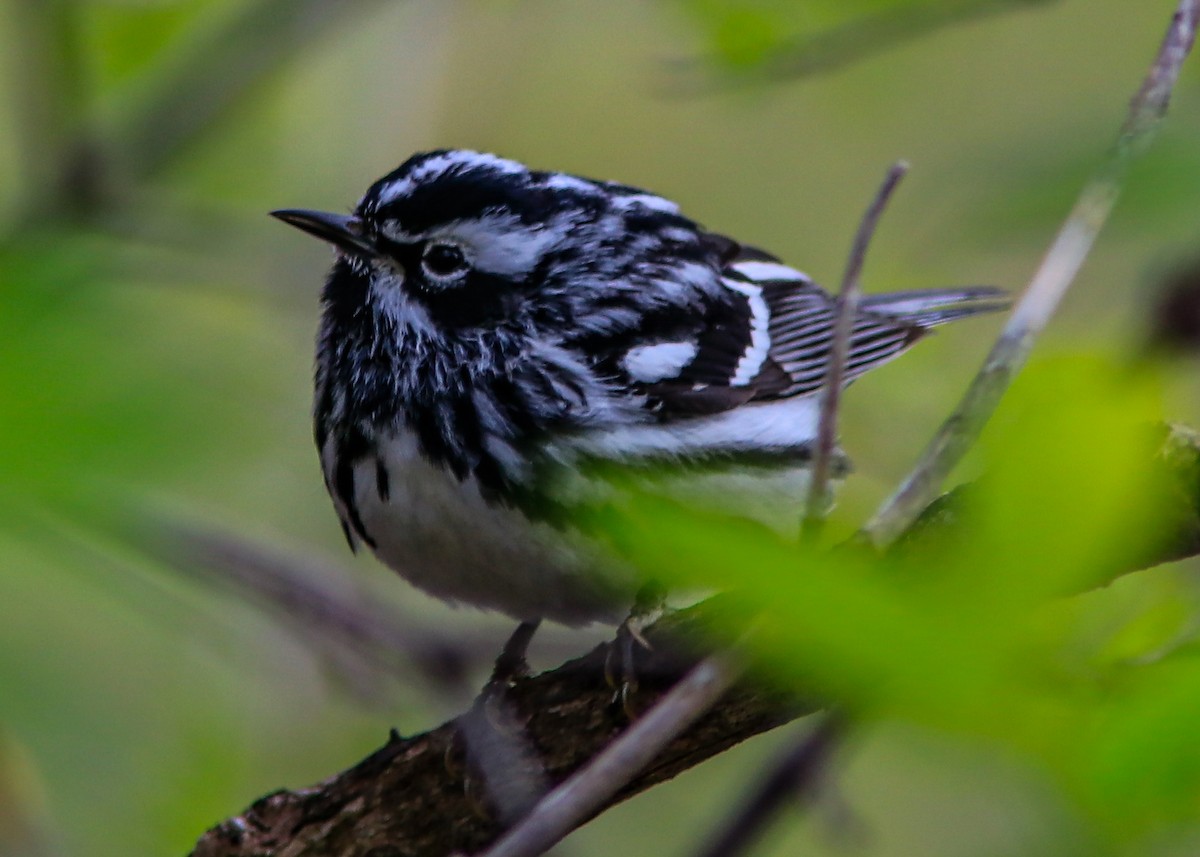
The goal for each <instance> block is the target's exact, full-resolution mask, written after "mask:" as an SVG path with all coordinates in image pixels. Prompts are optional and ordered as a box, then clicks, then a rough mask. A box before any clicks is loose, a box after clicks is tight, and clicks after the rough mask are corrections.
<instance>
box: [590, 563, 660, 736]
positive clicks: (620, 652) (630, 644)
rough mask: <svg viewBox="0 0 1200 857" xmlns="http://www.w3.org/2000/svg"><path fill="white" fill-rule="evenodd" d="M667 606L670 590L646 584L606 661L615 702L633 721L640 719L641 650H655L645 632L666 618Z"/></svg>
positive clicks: (619, 626) (649, 583)
mask: <svg viewBox="0 0 1200 857" xmlns="http://www.w3.org/2000/svg"><path fill="white" fill-rule="evenodd" d="M666 602H667V591H666V589H664V588H663V587H662V586H661V585H660V584H658V583H656V582H655V581H649V582H647V583H645V584H644V585H643V586H642V588H641V589H639V590H638V592H637V595H636V596H635V597H634V601H633V607H632V608H631V609H630V611H629V615H628V616H626V617H625V620H624V621H623V622H621V624H620V625H618V626H617V636H616V639H614V640H613V642H612V645H611V646H610V647H609V650H608V656H607V657H606V658H605V661H604V677H605V680H606V681H607V682H608V684H609V687H612V688H613V689H614V690H615V691H616V693H615V694H614V695H613V702H620V703H621V707H622V708H623V709H624V710H625V714H626V715H627V716H628V717H629V718H630V719H631V720H632V719H633V718H634V717H635V716H636V715H637V712H636V711H635V710H634V708H633V704H632V703H633V696H634V694H635V693H637V689H638V676H637V663H636V659H637V648H638V647H640V648H642V649H644V650H646V651H650V650H652V649H653V646H651V645H650V643H649V641H648V640H647V639H646V638H645V637H644V636H643V635H642V629H643V628H646V627H648V626H649V625H651V624H653V623H654V622H655V621H656V620H657V619H658V618H659V617H660V616H662V614H663V611H664V610H665V609H666Z"/></svg>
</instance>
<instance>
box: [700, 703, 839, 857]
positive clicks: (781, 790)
mask: <svg viewBox="0 0 1200 857" xmlns="http://www.w3.org/2000/svg"><path fill="white" fill-rule="evenodd" d="M845 725H846V723H845V720H844V718H843V716H842V715H840V714H838V713H837V712H830V713H828V714H826V715H825V716H824V717H823V719H822V720H821V721H820V722H819V723H818V724H817V726H816V728H815V729H813V730H812V731H811V732H809V733H808V734H807V735H805V736H804V737H803V738H802V739H801V740H799V741H797V742H796V743H795V744H794V745H793V746H792V747H791V749H789V750H787V751H786V752H784V754H783V755H782V756H780V757H779V759H778V760H776V762H775V763H774V764H773V765H771V766H770V767H769V768H768V769H767V771H766V773H765V774H764V775H763V776H762V777H761V778H760V780H759V781H758V783H757V784H756V785H755V786H754V788H753V789H751V790H750V791H749V793H748V797H747V799H746V801H745V802H744V803H743V804H742V806H740V807H739V808H738V809H737V811H735V812H734V813H733V814H732V815H731V816H730V817H729V818H728V819H726V820H725V821H723V822H722V823H721V825H720V827H719V832H718V833H716V834H715V835H712V836H708V837H706V839H705V842H706V843H707V844H706V845H705V846H704V847H703V848H701V849H700V851H699V852H698V853H697V855H696V857H735V855H738V854H743V853H745V852H747V851H749V850H750V848H752V847H753V846H754V844H755V843H756V842H757V841H758V839H759V837H760V836H761V835H762V834H763V833H764V832H765V831H766V829H767V827H768V825H770V823H771V822H772V821H773V820H774V819H775V817H776V816H777V815H778V814H779V811H780V810H782V809H784V808H785V807H787V806H789V805H793V804H796V803H799V802H801V801H805V800H807V799H808V798H811V797H812V793H813V792H814V791H815V789H816V787H817V786H818V785H819V784H820V782H821V778H822V776H823V775H824V773H825V769H826V763H827V762H828V761H829V758H830V756H831V755H832V753H833V749H834V747H835V746H836V745H837V743H838V741H839V740H840V739H841V737H842V734H843V733H844V731H845Z"/></svg>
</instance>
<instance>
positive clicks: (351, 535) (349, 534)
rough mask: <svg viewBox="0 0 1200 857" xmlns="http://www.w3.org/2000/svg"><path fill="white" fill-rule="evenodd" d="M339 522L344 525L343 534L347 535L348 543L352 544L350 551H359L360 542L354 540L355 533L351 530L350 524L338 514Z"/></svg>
mask: <svg viewBox="0 0 1200 857" xmlns="http://www.w3.org/2000/svg"><path fill="white" fill-rule="evenodd" d="M338 523H339V524H341V525H342V535H343V536H345V537H346V544H348V545H349V546H350V553H358V542H356V541H355V540H354V533H352V532H351V531H350V525H349V524H348V523H346V519H345V518H343V517H341V516H340V515H339V516H338Z"/></svg>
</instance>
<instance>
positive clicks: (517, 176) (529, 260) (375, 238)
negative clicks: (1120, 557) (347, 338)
mask: <svg viewBox="0 0 1200 857" xmlns="http://www.w3.org/2000/svg"><path fill="white" fill-rule="evenodd" d="M272 213H273V214H274V215H275V216H276V217H278V218H279V219H281V220H283V221H284V222H286V223H289V224H291V225H292V226H295V227H297V228H299V229H302V230H303V231H305V232H308V233H310V234H312V235H315V236H316V237H318V238H321V239H323V240H325V241H328V242H329V243H330V244H332V245H333V246H334V247H335V248H336V249H337V252H338V256H339V259H338V263H337V265H336V266H335V268H334V271H333V273H332V274H331V278H330V283H329V288H328V289H327V292H326V300H327V301H329V302H330V303H338V302H347V301H348V302H354V303H361V302H363V301H366V302H367V303H368V304H370V306H371V308H372V309H374V310H375V312H376V313H379V314H383V315H386V316H388V317H389V320H390V321H391V322H392V323H393V324H396V325H397V326H407V327H410V328H418V329H419V328H426V329H429V330H435V331H440V332H442V333H447V332H451V331H463V332H465V331H467V330H479V329H489V328H497V327H500V326H507V327H509V328H510V329H511V328H514V327H515V328H523V329H538V330H552V329H554V328H556V327H562V326H571V325H579V324H582V325H583V326H585V327H587V326H589V325H604V324H607V323H610V322H613V321H614V319H613V318H612V317H611V316H606V313H604V312H601V311H600V310H602V309H603V308H604V307H607V308H608V310H609V312H613V311H615V312H616V313H617V315H618V316H619V315H620V305H621V303H622V301H624V300H631V301H633V302H634V303H639V302H641V301H643V300H654V299H655V296H656V293H661V294H659V295H658V297H659V299H666V298H667V297H668V296H667V295H666V294H665V293H662V292H663V290H664V288H666V286H667V285H669V282H670V281H671V280H672V279H674V278H676V277H678V276H685V277H686V276H687V274H688V266H690V265H697V264H700V265H703V266H704V267H705V268H707V269H709V270H711V268H712V266H711V264H710V260H709V259H708V257H709V256H711V255H712V253H711V248H709V247H707V245H705V244H704V243H703V241H702V240H701V235H702V233H700V232H699V230H698V229H697V227H696V225H695V224H694V223H692V222H691V221H690V220H688V219H686V218H684V217H683V216H681V215H680V214H679V210H678V208H677V206H676V205H675V204H674V203H672V202H669V201H668V200H666V199H663V198H662V197H659V196H656V195H654V194H651V193H647V192H646V191H642V190H640V189H637V188H632V187H627V186H624V185H619V184H615V183H611V182H600V181H593V180H590V179H584V178H579V177H576V176H571V175H566V174H563V173H553V172H540V171H534V170H530V169H528V168H527V167H525V166H524V165H522V164H519V163H517V162H515V161H510V160H506V159H503V158H499V157H496V156H494V155H488V154H481V153H478V152H471V151H463V150H451V151H437V152H430V153H426V154H420V155H415V156H413V157H412V158H409V159H408V160H407V161H405V162H404V163H403V164H401V165H400V166H399V167H398V168H397V169H395V170H394V171H392V172H391V173H389V174H388V175H386V176H384V177H383V178H381V179H379V180H378V181H377V182H375V183H374V184H373V185H372V186H371V187H370V189H368V191H367V192H366V194H365V195H364V196H363V198H362V200H361V201H360V202H359V203H358V205H357V206H356V207H355V209H354V212H353V213H352V214H350V215H341V214H331V213H326V212H320V211H308V210H296V209H292V210H282V211H276V212H272ZM693 273H694V272H693ZM656 284H658V287H657V288H656ZM666 290H667V291H669V289H666ZM632 311H633V308H631V312H632ZM615 320H616V321H619V319H615Z"/></svg>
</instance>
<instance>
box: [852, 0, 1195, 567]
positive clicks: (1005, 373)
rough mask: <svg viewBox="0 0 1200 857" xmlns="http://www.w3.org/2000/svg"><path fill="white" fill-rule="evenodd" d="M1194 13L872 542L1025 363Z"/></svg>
mask: <svg viewBox="0 0 1200 857" xmlns="http://www.w3.org/2000/svg"><path fill="white" fill-rule="evenodd" d="M1198 20H1200V0H1180V2H1179V5H1178V7H1177V8H1176V11H1175V14H1174V16H1173V17H1172V19H1171V24H1170V26H1169V27H1168V28H1167V34H1166V36H1165V37H1164V38H1163V41H1162V45H1161V46H1160V48H1159V51H1158V55H1157V56H1156V57H1155V61H1154V64H1153V65H1152V66H1151V67H1150V71H1149V72H1148V73H1147V75H1146V77H1145V79H1144V80H1143V82H1142V85H1141V87H1140V88H1139V89H1138V92H1137V94H1136V95H1135V96H1134V97H1133V100H1132V102H1131V103H1130V106H1129V114H1128V115H1127V117H1126V119H1125V122H1124V123H1123V124H1122V126H1121V131H1120V134H1119V135H1118V137H1117V142H1116V145H1115V146H1114V148H1113V151H1112V154H1111V155H1110V157H1109V158H1108V160H1107V161H1106V162H1105V164H1104V165H1103V166H1102V167H1101V169H1100V170H1099V172H1097V173H1096V175H1095V176H1093V177H1092V179H1091V180H1090V181H1089V182H1088V183H1087V185H1085V186H1084V188H1083V191H1082V192H1081V193H1080V196H1079V199H1078V201H1077V202H1076V203H1075V207H1074V208H1073V209H1072V210H1071V213H1070V215H1069V216H1068V217H1067V219H1066V222H1065V223H1063V225H1062V228H1061V229H1060V230H1059V233H1058V235H1057V236H1056V237H1055V239H1054V242H1053V243H1052V244H1051V245H1050V249H1049V250H1047V251H1046V255H1045V256H1044V257H1043V259H1042V263H1041V265H1040V266H1039V267H1038V269H1037V271H1036V272H1035V273H1034V275H1033V278H1032V279H1031V280H1030V283H1029V286H1028V287H1027V288H1026V289H1025V292H1024V294H1022V295H1021V299H1020V301H1019V302H1018V303H1017V305H1016V307H1015V308H1014V309H1013V312H1012V315H1011V316H1010V317H1009V320H1008V323H1007V324H1006V325H1005V327H1004V330H1003V331H1002V332H1001V333H1000V338H999V339H997V340H996V343H995V345H993V346H992V350H991V353H990V354H988V357H987V360H985V361H984V364H983V367H982V368H981V369H980V370H979V373H978V374H977V375H976V376H975V379H974V380H973V381H972V382H971V386H970V387H969V388H968V389H967V392H966V394H965V395H964V396H963V399H962V401H961V402H960V403H959V405H958V407H957V408H955V410H954V412H953V413H952V414H951V415H950V417H949V418H948V419H947V420H946V422H945V423H943V424H942V427H941V428H940V429H939V430H938V433H937V434H936V435H935V436H934V438H933V440H931V441H930V443H929V445H928V446H927V447H926V448H925V451H924V453H923V454H922V455H921V459H920V461H918V463H917V465H916V467H914V468H913V470H912V472H911V473H910V474H909V475H908V477H907V478H906V479H905V480H904V482H903V483H902V484H901V485H900V487H899V488H898V489H897V490H896V492H895V493H894V494H892V496H891V497H889V498H888V499H887V501H886V502H885V503H884V504H883V506H882V507H881V508H880V509H879V511H878V512H876V514H875V517H874V518H872V519H871V520H870V521H869V522H868V523H867V525H866V527H865V528H864V529H863V534H864V535H865V536H866V537H867V538H868V539H870V541H871V542H873V543H874V544H875V545H877V546H880V547H884V546H887V545H889V544H891V543H892V542H893V541H895V539H896V538H897V537H898V536H899V535H900V534H901V533H903V532H904V531H905V530H906V529H908V527H909V525H911V524H912V523H913V521H915V520H916V519H917V517H918V516H919V515H920V514H921V512H922V511H923V510H924V509H925V507H927V506H928V505H929V504H930V503H931V502H932V501H933V499H934V497H935V496H936V495H937V493H938V492H939V491H940V490H941V486H942V483H943V482H944V481H945V479H946V477H947V476H949V475H950V471H951V470H953V469H954V467H955V466H956V465H957V464H958V462H959V461H960V460H961V459H962V457H963V455H964V454H965V453H966V451H967V450H968V449H970V448H971V446H972V445H973V444H974V443H975V440H976V439H977V438H978V437H979V433H980V432H981V431H982V430H983V426H984V424H985V423H986V422H987V421H988V418H989V417H990V416H991V415H992V413H993V412H994V411H995V410H996V407H997V405H998V404H999V403H1000V399H1001V397H1002V396H1003V395H1004V393H1005V391H1006V390H1008V386H1009V384H1010V383H1011V381H1012V378H1013V377H1014V376H1015V375H1016V373H1017V372H1018V371H1020V369H1021V367H1022V366H1023V365H1024V363H1025V360H1026V359H1027V358H1028V356H1029V352H1030V351H1031V350H1032V348H1033V343H1034V340H1035V339H1036V338H1037V335H1038V334H1039V333H1041V331H1042V329H1043V328H1045V326H1046V325H1047V324H1048V323H1049V321H1050V318H1051V317H1052V316H1053V314H1054V311H1055V309H1057V307H1058V304H1059V302H1060V301H1061V300H1062V298H1063V296H1064V295H1065V294H1066V292H1067V289H1068V288H1070V286H1071V283H1072V282H1074V280H1075V276H1076V275H1077V274H1078V273H1079V269H1080V268H1081V267H1082V266H1083V263H1084V260H1086V259H1087V256H1088V253H1089V252H1090V251H1091V249H1092V245H1093V244H1094V243H1095V241H1096V238H1097V237H1098V236H1099V234H1100V230H1101V229H1102V228H1103V227H1104V224H1105V223H1106V222H1107V220H1108V216H1109V214H1110V213H1111V212H1112V209H1113V205H1114V204H1115V203H1116V201H1117V196H1118V195H1119V194H1120V191H1121V184H1122V182H1123V181H1124V179H1125V174H1126V173H1127V172H1128V170H1129V164H1130V162H1131V161H1132V159H1133V157H1134V156H1135V155H1137V154H1139V153H1140V152H1141V151H1143V150H1144V149H1145V148H1146V147H1147V146H1148V145H1149V143H1150V141H1151V140H1152V139H1153V138H1154V133H1155V131H1156V130H1157V129H1158V125H1159V122H1160V120H1161V119H1162V118H1163V116H1165V115H1166V112H1167V105H1168V104H1169V102H1170V98H1171V92H1172V90H1173V89H1174V86H1175V82H1176V81H1177V80H1178V79H1179V70H1180V67H1181V66H1182V65H1183V61H1184V59H1186V57H1187V55H1188V53H1189V52H1190V51H1191V49H1192V44H1193V43H1194V41H1195V38H1196V27H1197V23H1198Z"/></svg>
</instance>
